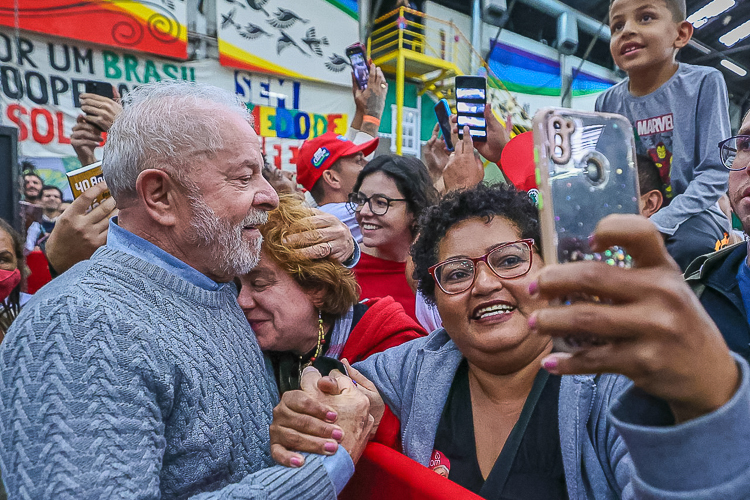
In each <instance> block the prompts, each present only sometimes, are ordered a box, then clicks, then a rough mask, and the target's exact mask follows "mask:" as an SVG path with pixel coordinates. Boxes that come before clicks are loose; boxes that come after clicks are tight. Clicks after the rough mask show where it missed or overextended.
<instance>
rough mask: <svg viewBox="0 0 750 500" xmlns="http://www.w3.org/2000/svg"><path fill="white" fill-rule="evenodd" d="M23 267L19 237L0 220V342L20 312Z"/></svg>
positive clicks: (21, 245) (23, 275) (24, 273)
mask: <svg viewBox="0 0 750 500" xmlns="http://www.w3.org/2000/svg"><path fill="white" fill-rule="evenodd" d="M25 267H26V266H25V265H24V260H23V242H22V240H21V235H20V234H18V232H17V231H16V230H15V229H13V228H12V227H11V226H10V224H8V223H7V222H5V221H4V220H3V219H0V342H2V340H3V338H4V337H5V332H6V331H8V328H9V327H10V324H11V323H12V322H13V320H14V319H15V318H16V316H17V315H18V312H19V311H20V310H21V302H22V293H21V284H22V283H23V280H24V278H25V277H26V276H25V275H26V272H25Z"/></svg>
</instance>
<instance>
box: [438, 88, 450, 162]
mask: <svg viewBox="0 0 750 500" xmlns="http://www.w3.org/2000/svg"><path fill="white" fill-rule="evenodd" d="M435 116H437V121H438V125H440V131H441V132H442V133H443V139H444V140H445V147H446V148H448V151H453V140H452V139H451V108H450V107H448V101H446V100H445V99H440V100H439V101H438V102H437V104H435Z"/></svg>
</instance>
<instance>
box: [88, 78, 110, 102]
mask: <svg viewBox="0 0 750 500" xmlns="http://www.w3.org/2000/svg"><path fill="white" fill-rule="evenodd" d="M85 85H86V93H87V94H96V95H100V96H102V97H106V98H108V99H114V98H115V93H114V89H113V88H112V84H111V83H107V82H97V81H96V80H86V84H85Z"/></svg>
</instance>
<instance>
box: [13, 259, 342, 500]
mask: <svg viewBox="0 0 750 500" xmlns="http://www.w3.org/2000/svg"><path fill="white" fill-rule="evenodd" d="M0 370H1V373H0V467H1V468H2V475H3V482H4V483H5V487H6V490H7V492H8V497H9V498H27V499H35V500H36V499H45V498H50V499H65V498H71V499H72V498H75V499H81V498H108V499H109V498H128V499H134V498H138V499H145V498H154V499H155V498H190V497H192V496H194V495H198V494H199V493H203V492H212V493H204V494H203V495H198V496H197V498H201V499H209V498H210V499H214V498H216V499H218V498H243V499H249V498H334V497H335V493H334V488H333V484H332V483H331V480H330V479H329V476H328V475H327V473H326V470H325V467H324V466H323V462H322V458H321V457H320V456H317V455H311V456H310V457H308V459H307V460H306V463H305V466H304V467H302V468H300V469H287V468H283V467H280V466H274V465H273V461H272V460H271V457H270V448H269V431H268V426H269V424H270V423H271V419H272V415H271V413H272V408H273V406H274V405H275V404H276V402H277V401H278V393H277V391H276V388H275V385H274V382H273V379H272V377H271V376H270V375H269V373H268V370H267V367H266V365H265V362H264V358H263V355H262V354H261V351H260V349H259V348H258V344H257V343H256V341H255V337H254V335H253V333H252V331H251V330H250V327H249V325H248V323H247V320H246V319H245V317H244V316H243V314H242V311H241V310H240V308H239V306H238V305H237V301H236V297H235V289H234V286H233V285H225V286H222V287H221V288H220V289H219V290H217V291H207V290H204V289H202V288H199V287H197V286H194V285H192V284H190V283H188V282H187V281H184V280H183V279H181V278H178V277H176V276H174V275H172V274H170V273H168V272H167V271H165V270H163V269H162V268H160V267H157V266H154V265H152V264H149V263H147V262H145V261H143V260H141V259H139V258H136V257H133V256H130V255H128V254H126V253H122V252H119V251H116V250H113V249H109V248H107V247H104V248H101V249H99V250H98V251H97V252H96V253H95V254H94V256H93V257H92V258H91V260H88V261H85V262H82V263H80V264H78V265H76V266H75V267H73V268H72V269H71V270H69V271H68V272H66V273H65V274H63V275H62V276H60V277H59V278H57V279H55V280H54V281H53V282H52V283H51V284H49V285H47V286H46V287H45V288H44V289H43V290H42V291H40V292H39V293H38V294H37V295H36V296H35V297H34V298H33V299H32V300H31V301H30V302H29V303H28V304H27V305H26V307H25V308H24V310H23V311H22V313H21V315H20V316H19V317H18V318H17V320H16V321H15V323H14V324H13V326H12V327H11V329H10V331H9V332H8V335H7V336H6V338H5V341H4V342H3V344H2V346H1V347H0Z"/></svg>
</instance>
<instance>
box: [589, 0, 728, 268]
mask: <svg viewBox="0 0 750 500" xmlns="http://www.w3.org/2000/svg"><path fill="white" fill-rule="evenodd" d="M609 15H610V30H611V32H612V38H611V41H610V51H611V52H612V57H613V58H614V60H615V63H616V64H617V65H618V66H619V67H620V68H622V69H623V70H624V71H625V72H627V74H628V78H626V79H625V80H624V81H622V82H620V83H619V84H617V85H615V86H614V87H612V88H611V89H609V90H608V91H607V92H605V93H604V94H602V95H601V96H599V98H598V99H597V101H596V110H597V111H606V112H610V113H619V114H621V115H624V116H626V117H627V118H628V119H629V120H630V121H631V123H632V124H633V127H634V131H635V135H636V145H637V148H638V153H639V154H646V155H648V156H650V157H651V158H652V159H653V160H654V163H656V165H657V167H659V172H660V175H661V178H662V181H663V182H664V184H665V186H666V193H667V196H668V197H669V199H670V203H669V205H668V206H666V207H664V208H662V209H661V210H659V211H658V212H657V213H656V214H654V215H653V216H652V217H651V220H652V221H653V222H654V224H655V225H656V227H657V228H658V229H659V231H660V232H661V233H662V234H664V236H665V238H666V244H667V249H668V250H669V253H670V254H671V255H672V257H673V258H674V259H675V260H676V261H677V263H678V264H679V265H680V267H681V268H683V269H684V268H685V267H687V265H688V264H689V263H690V262H691V261H692V260H693V259H694V258H696V257H698V256H699V255H702V254H705V253H709V252H712V251H714V250H716V249H718V248H717V242H718V241H720V240H723V239H724V233H725V232H727V233H728V232H729V222H728V221H727V219H726V217H725V216H724V215H723V214H722V212H721V211H720V210H719V207H718V203H717V202H718V199H719V198H720V197H721V196H722V195H723V194H724V193H726V190H727V182H728V179H729V172H728V171H727V170H726V169H725V168H724V166H723V164H722V163H721V160H720V158H719V155H718V151H717V150H716V146H717V144H718V143H719V141H721V140H723V139H726V138H727V137H729V136H730V135H731V128H730V125H729V102H728V97H727V89H726V84H725V83H724V78H723V76H722V75H721V73H720V72H719V71H718V70H716V69H713V68H707V67H702V66H692V65H689V64H685V63H677V61H676V60H675V57H676V55H677V51H678V50H679V49H680V48H682V47H684V46H685V45H686V44H687V43H688V41H689V40H690V37H691V36H692V33H693V26H692V25H691V24H690V23H689V22H687V21H685V2H684V0H656V2H654V1H649V0H614V1H613V2H612V3H611V4H610V11H609Z"/></svg>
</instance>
